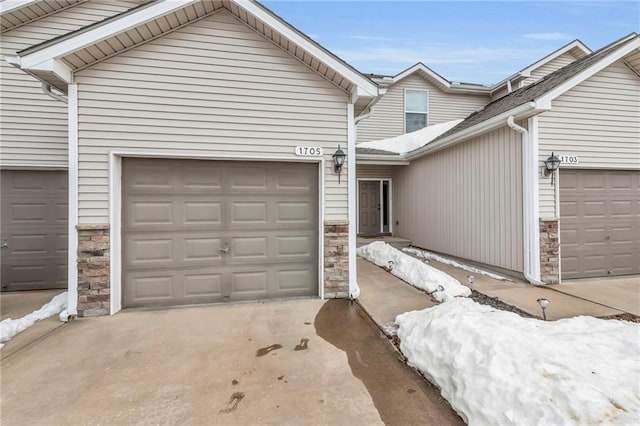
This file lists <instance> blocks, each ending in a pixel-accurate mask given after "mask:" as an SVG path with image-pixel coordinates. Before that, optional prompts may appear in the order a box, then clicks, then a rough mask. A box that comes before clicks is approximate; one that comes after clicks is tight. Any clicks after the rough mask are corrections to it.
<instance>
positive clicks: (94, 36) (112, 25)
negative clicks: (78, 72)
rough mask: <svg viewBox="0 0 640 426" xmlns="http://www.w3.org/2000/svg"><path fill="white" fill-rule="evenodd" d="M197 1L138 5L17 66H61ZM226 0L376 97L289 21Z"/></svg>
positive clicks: (366, 82) (29, 54) (371, 86)
mask: <svg viewBox="0 0 640 426" xmlns="http://www.w3.org/2000/svg"><path fill="white" fill-rule="evenodd" d="M198 1H200V0H170V1H169V0H167V1H160V2H157V3H153V4H151V5H149V6H147V7H145V8H142V9H141V10H139V11H136V12H134V13H132V14H130V15H126V16H123V17H122V18H120V19H117V20H115V21H112V22H108V23H105V24H104V25H101V26H98V27H96V28H91V29H88V30H87V31H86V32H81V33H78V34H76V35H74V36H71V37H69V38H66V39H63V40H61V41H59V42H58V43H54V44H51V45H44V46H42V48H40V49H37V50H33V51H32V50H29V49H26V51H25V54H24V55H23V56H21V57H20V68H22V69H23V70H25V71H33V70H36V69H37V67H39V66H41V65H40V64H43V63H50V62H51V61H53V62H57V63H60V64H61V65H64V64H63V63H62V61H61V60H60V59H61V58H63V57H64V56H66V55H69V54H71V53H73V52H76V51H78V50H80V49H84V48H86V47H88V46H91V45H93V44H95V43H98V42H100V41H102V40H104V39H106V38H108V37H110V36H113V35H115V34H119V33H121V32H124V31H127V30H129V29H131V28H134V27H136V26H138V25H141V24H144V23H145V22H149V21H151V20H152V19H156V18H157V17H159V16H163V15H166V14H169V13H172V12H175V11H177V10H179V9H181V8H184V7H186V6H188V5H190V4H193V3H196V2H198ZM230 1H232V2H233V3H235V4H236V5H237V6H238V7H241V8H242V9H244V10H245V11H246V12H247V13H248V14H250V15H253V16H254V17H256V19H259V20H261V21H262V22H265V23H267V24H268V25H269V26H270V27H271V28H273V29H274V30H275V31H276V32H277V33H280V34H282V35H283V36H284V37H285V38H288V39H291V40H292V41H293V42H294V43H296V44H297V45H298V46H300V47H301V48H302V49H303V50H305V51H307V52H309V54H310V55H311V56H313V57H315V58H317V59H318V60H319V61H321V62H322V63H324V64H325V65H326V66H327V67H329V68H330V69H333V70H335V72H336V73H338V74H339V75H341V76H342V77H344V78H345V79H347V81H349V82H351V83H352V84H353V85H354V86H355V90H354V91H353V93H354V95H355V96H356V97H360V98H376V97H378V96H380V91H379V88H378V85H377V84H376V83H374V82H373V81H371V80H370V79H368V78H367V77H365V76H364V75H363V74H361V73H360V72H358V71H357V70H355V69H354V68H352V67H351V66H350V65H348V64H346V63H345V62H344V61H342V60H341V59H339V58H338V57H336V56H335V55H333V54H332V53H330V52H329V51H327V50H326V49H324V48H322V47H321V46H320V45H318V44H317V43H315V42H314V41H312V40H311V39H309V38H308V37H307V36H305V35H304V34H302V33H300V32H299V31H298V30H296V29H295V28H293V27H292V26H290V25H289V24H287V23H285V22H284V21H283V20H281V19H280V18H279V17H278V16H277V15H275V14H273V13H272V12H271V11H269V10H268V9H266V8H264V7H262V6H261V5H259V4H257V3H256V2H254V1H243V0H230ZM58 68H59V67H58ZM69 82H70V81H69Z"/></svg>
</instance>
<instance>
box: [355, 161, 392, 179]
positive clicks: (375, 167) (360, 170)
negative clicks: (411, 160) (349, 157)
mask: <svg viewBox="0 0 640 426" xmlns="http://www.w3.org/2000/svg"><path fill="white" fill-rule="evenodd" d="M394 168H395V167H394V166H390V165H387V164H358V165H357V166H356V177H357V178H358V179H375V178H381V179H382V178H384V179H386V178H391V177H393V169H394Z"/></svg>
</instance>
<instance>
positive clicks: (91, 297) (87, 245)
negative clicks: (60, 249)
mask: <svg viewBox="0 0 640 426" xmlns="http://www.w3.org/2000/svg"><path fill="white" fill-rule="evenodd" d="M77 229H78V316H79V317H94V316H100V315H109V313H110V297H111V289H110V278H109V267H110V252H109V225H108V224H100V225H78V226H77Z"/></svg>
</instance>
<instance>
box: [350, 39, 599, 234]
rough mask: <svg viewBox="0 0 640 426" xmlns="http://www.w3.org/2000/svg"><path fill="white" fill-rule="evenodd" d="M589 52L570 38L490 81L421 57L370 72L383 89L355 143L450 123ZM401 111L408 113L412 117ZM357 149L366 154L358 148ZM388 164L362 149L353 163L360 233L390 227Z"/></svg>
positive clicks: (382, 231) (383, 231)
mask: <svg viewBox="0 0 640 426" xmlns="http://www.w3.org/2000/svg"><path fill="white" fill-rule="evenodd" d="M589 53H591V50H590V49H589V48H588V47H587V46H585V45H584V44H583V43H582V42H581V41H580V40H574V41H572V42H570V43H567V44H565V45H564V46H562V47H560V48H559V49H557V50H555V51H553V52H551V53H550V54H548V55H547V56H545V57H544V58H542V59H540V60H538V61H536V62H534V63H533V64H531V65H528V66H527V67H525V68H523V69H522V70H520V71H518V72H517V73H515V74H512V75H510V76H509V77H507V78H505V79H504V80H502V81H501V82H499V83H497V84H494V85H482V84H474V83H461V82H452V81H449V80H447V79H445V78H444V77H442V76H441V75H439V74H438V73H436V72H435V71H433V70H431V69H430V68H428V67H427V66H426V65H424V64H422V63H417V64H415V65H413V66H411V67H409V68H407V69H406V70H404V71H402V72H400V73H399V74H397V75H396V76H384V75H375V74H371V77H372V79H373V80H374V81H375V82H376V83H378V84H379V85H380V86H381V87H384V88H386V93H385V95H384V97H383V98H381V99H380V100H378V102H377V103H376V105H375V107H374V108H373V109H372V111H371V113H370V114H368V115H367V116H366V117H365V118H364V119H362V120H361V121H360V122H359V124H358V135H357V142H358V145H360V147H361V148H362V147H364V146H365V145H368V146H371V145H370V144H368V142H371V141H379V140H386V139H389V138H393V137H396V136H400V135H403V134H406V133H410V132H414V131H417V130H419V129H421V128H423V127H427V126H435V125H443V124H444V123H452V124H453V123H455V120H460V119H463V118H466V117H467V116H468V115H469V114H471V113H473V112H475V111H477V110H479V109H482V108H483V107H484V106H485V105H487V104H488V103H490V102H492V101H494V100H496V99H498V98H500V97H502V96H504V95H506V94H508V93H510V92H512V91H513V90H515V89H518V88H521V87H525V86H527V85H529V84H532V83H535V82H536V81H538V80H540V79H541V78H542V77H544V76H546V75H548V74H550V73H551V72H553V71H556V70H557V69H559V68H562V67H563V66H565V65H568V64H570V63H572V62H574V61H575V60H577V59H580V58H582V57H584V56H585V55H587V54H589ZM415 102H417V103H418V105H417V107H413V109H411V108H412V106H411V103H415ZM407 117H413V120H411V119H407ZM363 144H364V145H363ZM373 145H374V146H375V144H373ZM387 145H388V144H387ZM360 151H361V153H363V154H366V153H365V151H364V150H363V149H360ZM368 152H369V153H371V152H372V151H371V150H369V151H368ZM394 164H398V163H394ZM393 170H394V169H393V166H392V165H391V164H389V163H387V164H385V162H384V160H383V159H381V158H379V157H375V156H374V157H373V158H370V159H367V158H366V155H360V159H359V161H358V169H357V179H358V216H357V218H358V224H357V228H358V233H359V234H360V235H377V234H390V233H392V231H393V220H392V217H391V216H392V215H393V212H392V210H393V209H392V208H391V204H392V198H393V197H392V193H393Z"/></svg>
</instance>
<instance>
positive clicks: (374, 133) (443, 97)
mask: <svg viewBox="0 0 640 426" xmlns="http://www.w3.org/2000/svg"><path fill="white" fill-rule="evenodd" d="M405 89H420V90H428V91H429V94H428V102H429V108H428V112H427V117H428V125H429V126H431V125H433V124H438V123H444V122H446V121H451V120H456V119H459V118H464V117H466V116H468V115H469V114H471V113H472V112H474V111H476V110H478V109H481V108H482V107H484V106H485V105H486V104H487V103H489V100H490V99H489V96H487V95H463V94H451V93H445V92H443V91H441V90H440V89H439V88H437V87H436V86H435V85H433V84H431V83H430V82H429V81H427V80H425V79H424V78H422V77H420V76H419V75H417V74H413V75H410V76H408V77H406V78H404V79H402V80H401V81H399V82H398V83H396V84H394V85H392V86H390V87H389V88H388V89H387V93H386V94H385V95H384V96H383V97H382V99H380V101H378V103H377V104H376V106H375V108H374V110H373V114H371V116H370V117H369V118H367V119H365V120H362V121H361V122H360V123H359V124H358V142H368V141H373V140H378V139H386V138H391V137H394V136H399V135H402V134H404V90H405Z"/></svg>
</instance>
